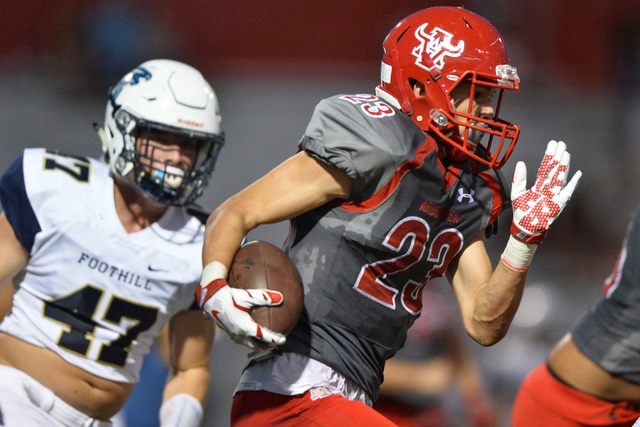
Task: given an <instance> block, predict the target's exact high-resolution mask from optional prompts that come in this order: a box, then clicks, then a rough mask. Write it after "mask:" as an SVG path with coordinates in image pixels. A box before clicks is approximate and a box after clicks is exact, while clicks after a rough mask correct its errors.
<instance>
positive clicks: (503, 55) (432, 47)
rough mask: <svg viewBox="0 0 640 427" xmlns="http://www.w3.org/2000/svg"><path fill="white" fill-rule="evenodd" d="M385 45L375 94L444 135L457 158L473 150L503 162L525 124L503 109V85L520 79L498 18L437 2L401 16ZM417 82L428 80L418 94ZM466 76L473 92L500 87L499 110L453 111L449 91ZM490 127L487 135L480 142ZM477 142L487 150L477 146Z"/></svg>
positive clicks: (480, 157)
mask: <svg viewBox="0 0 640 427" xmlns="http://www.w3.org/2000/svg"><path fill="white" fill-rule="evenodd" d="M383 48H384V54H383V58H382V69H381V83H380V85H379V86H378V87H377V88H376V93H377V94H378V96H380V97H381V98H384V99H385V100H387V101H389V102H391V103H392V104H394V105H395V106H396V107H397V108H399V109H401V110H402V111H403V112H404V113H406V114H408V115H410V116H411V117H412V118H413V120H414V121H415V122H416V123H417V124H418V125H419V126H420V128H421V129H422V130H424V131H425V132H430V133H433V134H435V135H437V136H438V137H439V138H440V139H441V140H443V141H444V142H446V144H444V149H445V150H446V152H447V155H448V156H449V157H451V158H453V159H454V160H463V159H464V158H466V157H472V158H473V159H475V160H477V161H479V162H481V163H483V164H486V165H488V166H489V167H494V168H500V167H502V166H503V165H504V163H505V162H506V161H507V159H508V158H509V156H510V155H511V152H512V151H513V148H514V147H515V144H516V141H517V139H518V136H519V134H520V128H519V127H518V126H516V125H513V124H512V123H509V122H506V121H504V120H501V119H499V118H498V113H499V111H500V105H501V103H502V95H503V93H504V90H505V89H509V90H518V89H519V81H520V79H519V77H518V73H517V71H516V69H515V67H512V66H511V65H509V55H508V53H507V48H506V46H505V44H504V41H503V40H502V37H501V36H500V34H499V33H498V31H497V30H496V29H495V27H494V26H493V25H491V24H490V23H489V22H488V21H487V20H486V19H484V18H482V17H481V16H479V15H477V14H475V13H473V12H470V11H468V10H465V9H462V8H457V7H432V8H428V9H423V10H421V11H419V12H416V13H414V14H412V15H409V16H408V17H406V18H405V19H403V20H402V21H400V22H399V23H398V24H397V25H396V26H395V27H394V28H393V29H392V30H391V32H389V34H388V35H387V37H386V38H385V40H384V43H383ZM415 82H418V83H421V84H422V85H424V89H425V96H419V97H417V96H416V95H415V93H414V90H413V84H414V83H415ZM462 82H470V85H469V87H470V94H469V95H470V98H469V99H474V93H475V90H476V88H477V87H478V86H486V87H489V88H495V89H492V90H497V94H498V97H497V103H496V104H495V105H494V112H495V114H494V117H491V118H487V117H485V118H483V117H479V116H474V115H472V108H471V107H472V104H473V103H471V102H470V103H469V111H468V112H460V111H456V109H455V107H454V101H453V99H452V97H451V92H452V91H453V90H454V89H455V88H456V87H457V86H458V85H460V83H462ZM486 134H488V135H489V140H488V142H487V143H486V144H480V140H481V139H482V137H483V136H485V135H486ZM494 138H495V140H496V141H494ZM492 143H494V144H493V145H492ZM478 146H480V147H481V151H483V152H484V153H478V152H477V148H478ZM485 154H486V155H485Z"/></svg>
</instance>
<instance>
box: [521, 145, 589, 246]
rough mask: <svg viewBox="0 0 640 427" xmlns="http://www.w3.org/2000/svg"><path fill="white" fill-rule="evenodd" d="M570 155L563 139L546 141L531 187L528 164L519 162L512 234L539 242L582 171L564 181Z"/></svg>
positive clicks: (566, 200)
mask: <svg viewBox="0 0 640 427" xmlns="http://www.w3.org/2000/svg"><path fill="white" fill-rule="evenodd" d="M570 160H571V155H570V154H569V152H568V151H567V146H566V144H565V143H564V142H562V141H557V142H556V141H549V144H548V145H547V150H546V151H545V153H544V158H543V159H542V163H541V165H540V169H538V174H537V175H536V182H535V183H534V184H533V187H531V188H530V189H528V190H527V188H526V186H527V167H526V165H525V164H524V162H518V163H517V164H516V167H515V169H514V171H513V185H512V187H511V201H512V203H513V223H512V225H511V234H512V235H513V236H514V237H515V238H516V239H518V240H520V241H523V242H525V243H535V244H540V243H541V242H542V240H544V237H545V236H546V234H547V231H548V230H549V226H551V224H552V223H553V221H555V219H556V218H557V217H558V215H560V212H562V210H563V209H564V207H565V205H566V204H567V202H568V201H569V199H570V198H571V195H572V194H573V192H574V190H575V189H576V187H577V186H578V182H579V181H580V177H581V176H582V172H581V171H578V172H576V173H575V174H574V175H573V178H571V181H569V183H567V178H568V175H569V163H570Z"/></svg>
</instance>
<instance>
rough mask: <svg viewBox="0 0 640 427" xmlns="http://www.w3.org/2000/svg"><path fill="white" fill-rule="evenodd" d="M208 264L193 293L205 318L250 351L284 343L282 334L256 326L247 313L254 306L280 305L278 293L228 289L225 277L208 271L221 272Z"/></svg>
mask: <svg viewBox="0 0 640 427" xmlns="http://www.w3.org/2000/svg"><path fill="white" fill-rule="evenodd" d="M214 263H215V261H214ZM214 263H212V264H214ZM217 264H220V263H217ZM210 265H211V264H209V265H207V267H205V270H204V271H203V274H202V281H201V283H200V285H198V289H196V292H195V297H196V301H197V302H198V305H199V306H200V308H201V309H202V312H203V313H204V315H205V317H208V318H210V319H213V320H214V321H215V322H216V323H217V324H218V326H220V328H222V329H223V330H224V331H225V332H226V333H227V334H228V335H229V336H230V337H231V339H232V340H233V341H235V342H237V343H238V344H243V345H245V346H247V347H249V348H250V349H252V350H254V349H258V350H264V349H266V348H269V347H273V346H276V345H281V344H284V342H285V341H286V338H285V336H284V335H282V334H279V333H277V332H273V331H271V330H269V329H267V328H265V327H263V326H261V325H259V324H258V323H256V322H255V321H254V320H253V318H252V317H251V315H250V313H251V309H252V308H254V307H260V306H277V305H280V304H282V299H283V297H282V294H281V293H280V292H277V291H270V290H266V289H235V288H232V287H231V286H229V283H228V282H227V279H226V278H224V277H215V275H212V274H211V271H212V270H218V271H221V270H220V269H219V268H215V267H214V268H213V269H209V270H207V268H209V266H210ZM220 265H222V264H220ZM223 267H224V266H223ZM207 273H209V274H207ZM216 275H218V276H219V274H216ZM224 276H226V268H224Z"/></svg>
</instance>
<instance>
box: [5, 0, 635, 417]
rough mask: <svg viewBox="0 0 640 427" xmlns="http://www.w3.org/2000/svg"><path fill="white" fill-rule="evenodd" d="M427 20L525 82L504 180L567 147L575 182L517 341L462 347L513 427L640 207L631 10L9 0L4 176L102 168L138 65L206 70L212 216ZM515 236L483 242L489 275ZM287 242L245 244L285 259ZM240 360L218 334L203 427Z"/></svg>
mask: <svg viewBox="0 0 640 427" xmlns="http://www.w3.org/2000/svg"><path fill="white" fill-rule="evenodd" d="M435 5H449V6H460V5H461V6H464V7H466V8H467V9H470V10H472V11H475V12H478V13H479V14H481V15H483V16H484V17H486V18H487V19H489V20H490V21H491V22H492V23H493V24H494V25H495V26H496V27H497V28H498V30H499V31H500V32H501V34H502V35H503V37H504V38H505V40H506V43H507V46H508V48H509V51H510V54H511V58H512V61H511V63H512V65H514V66H516V67H517V68H518V71H519V74H520V77H521V90H520V91H519V92H517V93H509V94H507V95H508V96H505V101H504V103H503V110H502V116H503V118H505V119H506V120H509V121H511V122H514V123H516V124H518V125H520V126H521V127H522V134H521V138H520V140H519V143H518V147H517V148H516V150H515V152H514V154H513V156H512V158H511V160H510V161H509V162H508V163H507V165H506V166H505V167H504V168H503V172H504V173H505V175H506V176H507V177H510V176H511V174H512V172H513V167H514V165H515V162H516V161H517V160H524V161H525V162H526V163H527V165H528V169H529V183H532V182H533V179H534V174H535V171H536V170H537V167H538V165H539V162H540V160H541V158H542V154H543V153H544V149H545V147H546V143H547V141H548V140H550V139H557V140H564V141H565V142H567V144H568V147H569V151H570V152H571V154H572V162H571V166H572V170H573V171H576V170H578V169H581V170H582V171H583V173H584V176H583V179H582V182H581V184H580V187H579V188H578V190H577V192H576V194H575V195H574V198H573V200H571V202H570V203H569V205H568V207H567V208H566V210H565V212H564V213H563V214H562V215H561V216H560V218H559V220H558V221H557V222H556V224H555V225H554V226H553V227H552V230H551V232H550V234H549V236H548V237H547V239H546V241H545V242H544V244H543V245H542V247H541V248H540V249H539V251H538V253H537V254H536V257H535V259H534V262H533V265H532V268H531V271H530V274H529V280H528V284H527V290H526V292H525V295H524V299H523V301H522V304H521V308H520V310H519V312H518V314H517V316H516V319H515V322H514V324H513V326H512V329H511V331H510V332H509V335H508V336H507V337H506V338H505V339H504V340H502V341H501V342H500V343H498V344H496V345H495V346H493V347H490V348H482V347H480V346H478V345H477V344H475V343H473V342H471V340H470V339H468V338H466V337H465V338H466V339H467V340H468V341H469V345H470V348H471V349H472V351H473V352H474V354H476V356H477V358H478V360H479V361H480V363H481V368H482V373H483V375H484V378H485V381H486V383H487V385H488V387H489V390H490V391H491V393H492V396H493V397H494V398H495V399H496V401H497V402H499V405H500V410H501V413H502V416H503V420H504V425H507V420H508V416H509V411H510V405H511V402H512V399H513V397H514V394H515V392H516V390H517V387H518V386H519V384H520V382H521V381H522V379H523V378H524V376H525V375H526V374H527V373H528V372H529V371H530V370H531V369H532V368H533V367H534V366H535V365H537V364H538V363H540V362H542V361H543V360H544V359H545V356H546V355H547V352H548V351H549V349H550V348H551V346H552V345H553V344H554V343H555V342H556V341H557V340H558V339H559V338H561V337H562V336H563V335H564V334H565V333H566V331H567V330H568V329H569V328H570V327H571V325H572V324H573V323H574V322H575V321H576V320H577V319H578V318H579V317H580V315H581V314H582V313H584V312H585V311H586V310H587V309H588V308H589V307H590V306H591V305H592V304H593V303H594V302H595V301H596V300H597V299H598V298H599V297H600V295H601V285H602V281H603V280H604V279H605V278H606V276H607V275H608V274H609V273H610V271H611V269H612V267H613V263H614V261H615V258H616V255H617V251H618V249H619V247H620V244H621V241H622V238H623V235H624V232H625V229H626V225H627V222H628V220H629V218H630V214H631V212H632V211H633V209H635V206H636V204H637V203H638V202H639V201H640V197H638V191H637V190H638V179H637V176H636V175H635V174H636V173H637V172H636V165H637V163H638V160H639V159H640V145H639V144H638V141H639V140H640V121H638V120H637V119H636V117H637V116H638V115H640V96H639V93H638V92H639V91H640V73H639V71H640V1H638V0H611V1H610V2H602V1H599V0H581V1H580V2H577V1H575V0H476V1H473V0H457V1H445V0H443V1H416V0H306V1H303V2H301V1H290V0H269V1H264V0H234V1H222V0H217V1H216V0H214V1H203V0H180V1H172V0H135V1H133V0H131V1H126V0H112V1H100V0H56V1H48V2H42V1H38V0H3V1H2V2H0V141H1V142H0V143H1V144H2V150H1V151H0V171H4V170H5V169H6V168H7V166H8V165H9V164H10V162H11V161H12V160H13V159H14V158H15V157H16V156H18V155H19V154H20V152H21V151H22V150H23V149H24V148H26V147H41V146H44V147H48V148H58V149H60V150H61V151H64V152H69V153H73V154H80V155H87V156H93V157H98V156H99V155H100V144H99V140H98V138H97V136H96V135H95V134H94V132H93V129H92V123H93V122H102V121H103V120H104V108H105V106H106V101H107V98H106V97H107V90H108V88H109V87H110V86H112V85H115V83H117V81H118V80H119V79H120V77H122V75H124V74H125V73H126V72H128V71H129V70H130V69H132V68H133V67H135V66H137V65H138V64H139V63H141V62H143V61H145V60H147V59H153V58H171V59H176V60H181V61H184V62H187V63H189V64H191V65H193V66H195V67H197V68H199V69H200V70H201V71H202V72H203V74H204V75H205V77H206V78H207V79H208V80H209V81H210V82H211V84H212V85H213V87H214V89H215V91H216V93H217V95H218V98H219V101H220V105H221V112H222V117H223V128H224V130H225V132H226V141H227V142H226V145H225V147H224V148H223V150H222V153H221V155H220V157H219V160H218V163H217V167H216V171H215V172H214V177H213V180H212V182H211V184H210V186H209V189H208V191H207V192H206V194H205V196H203V197H202V198H201V199H200V202H201V204H203V205H205V206H206V207H208V208H211V209H213V208H215V206H217V205H218V204H219V203H221V202H222V201H223V200H225V199H226V198H227V197H229V196H230V195H232V194H233V193H235V192H236V191H238V190H240V189H241V188H243V187H244V186H245V185H247V184H249V183H250V182H252V181H253V180H255V179H256V178H258V177H260V176H261V175H263V174H264V173H266V172H267V171H268V170H270V169H271V168H273V167H274V166H276V165H277V164H278V163H280V162H281V161H282V160H284V159H285V158H286V157H288V156H289V155H291V154H293V153H294V152H295V151H296V144H297V142H298V140H299V138H300V137H301V136H302V133H303V132H304V130H305V128H306V125H307V122H308V120H309V118H310V116H311V113H312V111H313V108H314V106H315V105H316V103H317V102H318V101H319V100H320V99H322V98H324V97H327V96H331V95H334V94H338V93H350V94H353V93H373V90H374V87H375V86H376V85H377V84H378V83H379V67H380V59H381V54H382V48H381V45H382V40H383V39H384V37H385V35H386V34H387V33H388V31H389V30H390V29H391V28H392V27H393V25H395V24H396V23H397V22H398V21H399V20H400V19H402V18H403V17H405V16H407V15H408V14H410V13H412V12H414V11H417V10H419V9H422V8H425V7H429V6H435ZM507 220H508V221H510V219H509V218H507V219H506V220H503V222H504V223H505V225H503V227H502V230H501V232H500V233H499V234H498V235H497V236H495V237H493V238H492V239H490V240H489V241H488V247H489V250H490V254H491V256H492V258H493V260H494V261H495V262H497V260H498V257H499V255H500V253H501V251H502V248H503V246H504V243H505V241H506V239H507V236H508V234H507V233H508V231H507V229H508V223H507ZM287 231H288V224H276V225H272V226H268V227H262V228H260V229H257V230H255V231H254V232H253V233H254V234H252V235H251V236H250V238H254V239H263V240H267V241H270V242H272V243H276V244H280V243H282V242H283V241H284V239H285V238H286V235H287ZM246 353H247V352H246V351H245V350H244V349H243V348H242V347H240V346H238V345H235V344H233V343H232V342H230V341H229V340H228V339H227V338H226V336H224V335H223V334H222V333H220V334H218V338H217V339H216V343H215V346H214V359H213V361H212V369H213V381H212V386H211V392H210V397H209V403H208V405H207V408H206V419H207V420H208V422H207V424H206V425H210V426H225V425H228V414H229V408H230V404H231V393H232V391H233V388H234V387H235V384H236V381H237V379H238V377H239V374H240V371H241V369H242V366H243V364H244V360H245V355H246ZM158 375H161V374H158ZM154 410H155V409H154ZM131 425H133V426H144V425H148V424H146V423H145V422H144V420H141V419H138V420H137V421H136V422H135V423H133V424H131ZM150 425H153V424H150Z"/></svg>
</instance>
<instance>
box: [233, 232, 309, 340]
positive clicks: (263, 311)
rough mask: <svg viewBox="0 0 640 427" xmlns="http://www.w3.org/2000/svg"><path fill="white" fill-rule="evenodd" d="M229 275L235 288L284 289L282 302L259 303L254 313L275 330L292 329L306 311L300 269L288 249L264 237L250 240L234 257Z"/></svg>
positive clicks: (280, 331)
mask: <svg viewBox="0 0 640 427" xmlns="http://www.w3.org/2000/svg"><path fill="white" fill-rule="evenodd" d="M227 279H228V281H229V285H230V286H231V287H232V288H239V289H270V290H274V291H279V292H281V293H282V295H283V296H284V298H283V301H282V304H281V305H279V306H275V307H256V308H254V309H253V310H252V311H251V317H253V320H255V321H256V322H257V323H258V324H260V325H262V326H265V327H267V328H269V329H271V330H272V331H275V332H279V333H281V334H284V335H286V334H288V333H289V332H291V330H292V329H293V327H294V326H295V324H296V322H297V321H298V319H299V318H300V314H301V313H302V306H303V299H304V296H303V291H302V279H301V278H300V273H299V272H298V269H297V268H296V266H295V264H294V263H293V261H291V258H289V257H288V256H287V254H285V253H284V251H282V250H281V249H279V248H278V247H276V246H274V245H272V244H271V243H267V242H263V241H253V242H249V243H246V244H245V245H243V246H241V247H240V249H238V252H237V253H236V255H235V257H234V258H233V262H232V263H231V268H230V269H229V276H228V278H227Z"/></svg>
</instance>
